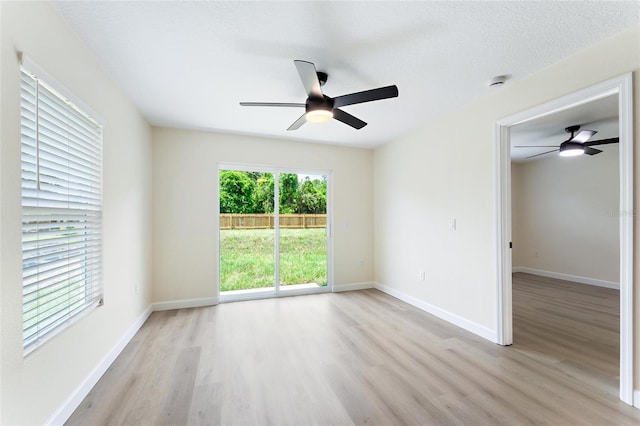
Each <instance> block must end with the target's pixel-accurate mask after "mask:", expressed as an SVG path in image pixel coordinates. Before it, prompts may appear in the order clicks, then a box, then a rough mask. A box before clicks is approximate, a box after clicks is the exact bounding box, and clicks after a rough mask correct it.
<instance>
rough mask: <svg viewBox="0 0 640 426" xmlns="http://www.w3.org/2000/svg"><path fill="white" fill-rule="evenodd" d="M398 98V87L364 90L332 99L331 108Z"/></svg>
mask: <svg viewBox="0 0 640 426" xmlns="http://www.w3.org/2000/svg"><path fill="white" fill-rule="evenodd" d="M397 96H398V87H397V86H395V85H393V86H385V87H379V88H377V89H371V90H365V91H362V92H356V93H350V94H348V95H342V96H337V97H335V98H333V106H334V107H335V108H339V107H342V106H345V105H353V104H361V103H363V102H371V101H378V100H380V99H388V98H395V97H397Z"/></svg>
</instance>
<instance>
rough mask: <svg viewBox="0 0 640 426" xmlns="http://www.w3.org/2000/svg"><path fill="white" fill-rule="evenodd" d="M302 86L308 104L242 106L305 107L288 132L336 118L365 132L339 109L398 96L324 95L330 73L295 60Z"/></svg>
mask: <svg viewBox="0 0 640 426" xmlns="http://www.w3.org/2000/svg"><path fill="white" fill-rule="evenodd" d="M293 63H294V64H295V65H296V68H297V70H298V74H299V75H300V80H302V85H303V86H304V89H305V91H306V92H307V100H306V102H305V103H279V102H240V105H242V106H269V107H301V108H302V107H303V108H304V109H305V113H304V114H302V116H301V117H300V118H298V119H297V120H296V121H294V122H293V124H292V125H291V126H289V128H288V129H287V130H296V129H299V128H300V126H302V125H303V124H304V123H306V122H307V121H308V122H310V123H326V122H327V121H329V120H331V119H332V118H335V119H336V120H338V121H341V122H343V123H344V124H347V125H349V126H351V127H353V128H355V129H362V128H363V127H364V126H366V125H367V123H365V122H364V121H362V120H360V119H359V118H357V117H354V116H353V115H351V114H349V113H346V112H344V111H343V110H341V109H339V108H340V107H343V106H346V105H353V104H361V103H363V102H371V101H377V100H380V99H387V98H395V97H397V96H398V87H397V86H395V85H393V86H385V87H379V88H377V89H371V90H365V91H363V92H356V93H350V94H348V95H342V96H337V97H335V98H331V97H329V96H327V95H325V94H323V93H322V89H321V86H324V84H325V83H326V82H327V77H328V75H327V73H324V72H318V71H316V67H315V65H314V64H313V63H311V62H307V61H300V60H295V61H293Z"/></svg>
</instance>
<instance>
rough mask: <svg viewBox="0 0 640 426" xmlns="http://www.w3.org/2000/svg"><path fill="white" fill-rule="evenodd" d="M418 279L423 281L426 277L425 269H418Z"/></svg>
mask: <svg viewBox="0 0 640 426" xmlns="http://www.w3.org/2000/svg"><path fill="white" fill-rule="evenodd" d="M419 276H420V281H424V280H426V279H427V273H426V272H425V271H420V275H419Z"/></svg>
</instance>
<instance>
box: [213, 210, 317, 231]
mask: <svg viewBox="0 0 640 426" xmlns="http://www.w3.org/2000/svg"><path fill="white" fill-rule="evenodd" d="M273 223H274V219H273V215H272V214H226V213H225V214H221V215H220V229H269V228H271V229H272V228H273V226H274V225H273ZM326 226H327V215H326V214H281V215H280V228H291V229H296V228H297V229H304V228H326Z"/></svg>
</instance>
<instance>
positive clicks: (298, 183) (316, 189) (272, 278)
mask: <svg viewBox="0 0 640 426" xmlns="http://www.w3.org/2000/svg"><path fill="white" fill-rule="evenodd" d="M218 184H219V204H220V208H219V211H220V215H219V233H220V239H219V242H220V245H219V273H220V274H219V286H220V299H221V301H225V300H241V299H253V298H260V297H273V296H278V295H283V294H287V295H290V294H299V293H300V294H302V293H313V292H322V291H327V290H328V289H329V281H330V280H329V277H330V273H329V269H330V268H329V266H330V262H329V246H330V244H329V238H328V236H329V233H328V230H329V227H328V223H329V221H328V216H329V215H328V214H327V213H328V210H327V199H328V198H329V197H328V192H329V175H328V173H318V172H310V173H305V172H288V171H286V170H275V169H266V168H265V169H255V168H245V167H241V166H220V169H219V182H218Z"/></svg>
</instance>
